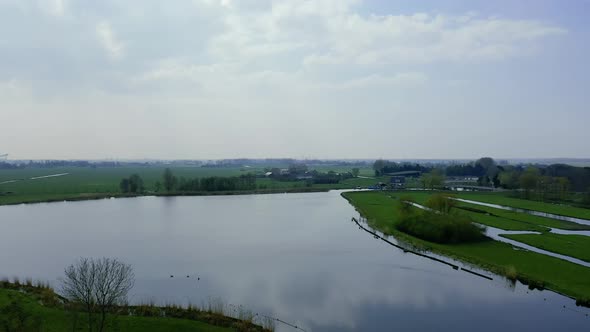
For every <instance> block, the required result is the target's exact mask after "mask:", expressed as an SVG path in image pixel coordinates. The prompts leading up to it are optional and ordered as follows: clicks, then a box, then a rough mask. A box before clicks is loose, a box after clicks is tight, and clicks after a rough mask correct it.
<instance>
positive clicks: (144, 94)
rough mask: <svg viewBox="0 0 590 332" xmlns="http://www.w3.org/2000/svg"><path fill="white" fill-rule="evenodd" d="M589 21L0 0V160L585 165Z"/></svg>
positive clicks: (561, 5)
mask: <svg viewBox="0 0 590 332" xmlns="http://www.w3.org/2000/svg"><path fill="white" fill-rule="evenodd" d="M408 3H409V4H408ZM589 12H590V2H589V1H587V0H571V1H559V0H556V1H544V0H530V1H518V2H517V1H512V0H501V1H500V0H495V1H487V0H486V1H481V2H476V1H467V0H465V1H444V2H443V1H438V0H436V1H434V0H433V1H389V0H388V1H385V0H367V1H355V0H326V1H322V0H313V1H304V0H301V1H298V0H294V1H264V0H260V1H243V0H242V1H237V0H200V1H197V0H194V1H188V0H187V1H180V0H179V1H145V0H142V1H102V0H101V1H93V0H92V1H91V0H87V1H82V0H79V1H76V0H53V1H41V0H39V1H27V0H0V153H2V152H5V153H9V154H10V158H14V159H17V158H52V159H57V158H93V159H95V158H194V159H209V158H231V157H295V158H376V157H383V158H472V157H478V156H483V155H491V156H494V157H499V158H502V157H504V158H511V157H590V154H589V152H590V150H589V145H588V142H590V130H588V126H589V124H590V109H589V107H588V105H589V101H590V100H589V99H590V93H589V91H590V90H589V89H590V88H589V87H590V64H589V62H588V59H590V43H589V42H588V41H589V40H590V24H589V23H586V22H587V17H586V16H587V13H589Z"/></svg>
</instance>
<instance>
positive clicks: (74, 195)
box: [0, 166, 388, 205]
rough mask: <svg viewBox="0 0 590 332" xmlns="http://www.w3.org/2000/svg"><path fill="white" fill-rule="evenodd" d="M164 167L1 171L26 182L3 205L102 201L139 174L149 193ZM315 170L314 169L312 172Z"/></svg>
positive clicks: (186, 173) (200, 171)
mask: <svg viewBox="0 0 590 332" xmlns="http://www.w3.org/2000/svg"><path fill="white" fill-rule="evenodd" d="M165 168H166V167H164V166H150V167H148V166H134V167H104V168H90V167H56V168H25V169H17V170H0V183H1V182H4V181H10V180H18V179H26V180H25V181H17V182H12V183H4V184H0V193H3V192H4V193H5V192H11V194H5V195H0V205H2V204H15V203H26V202H40V201H60V200H75V199H87V198H94V197H96V198H100V197H106V196H117V195H119V194H120V193H119V183H120V181H121V179H122V178H124V177H128V176H129V175H131V174H134V173H136V174H139V175H140V176H141V177H142V179H143V180H144V184H145V186H146V188H147V190H154V187H155V183H156V182H158V181H160V182H161V181H162V174H163V173H164V169H165ZM171 169H172V172H173V173H174V175H175V176H177V177H178V178H181V177H184V178H187V179H190V178H202V177H210V176H221V177H229V176H239V175H241V174H247V173H261V172H263V171H264V168H263V167H260V168H254V167H251V168H239V167H234V168H207V167H196V166H195V167H172V168H171ZM312 169H315V168H312ZM317 169H318V170H319V171H322V172H327V171H330V170H332V171H335V172H349V171H350V170H351V169H350V168H345V167H330V166H319V167H318V168H317ZM61 173H69V174H68V175H65V176H60V177H51V178H44V179H37V180H30V178H31V177H38V176H45V175H51V174H61ZM363 173H364V174H367V173H372V169H370V168H367V167H365V168H361V174H363ZM379 181H388V179H387V178H380V179H375V178H371V179H366V178H353V179H347V180H344V181H342V182H341V183H339V184H335V185H320V184H318V185H313V186H312V188H315V189H351V188H355V187H357V186H361V187H367V186H370V185H374V184H375V183H377V182H379ZM256 184H257V186H258V187H259V188H264V189H265V190H271V191H272V190H281V189H285V190H290V189H297V188H304V187H306V184H305V181H275V180H272V179H269V178H258V179H257V180H256Z"/></svg>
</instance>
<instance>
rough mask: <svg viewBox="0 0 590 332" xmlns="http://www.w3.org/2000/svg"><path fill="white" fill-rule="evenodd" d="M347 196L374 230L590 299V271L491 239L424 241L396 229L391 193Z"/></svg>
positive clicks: (353, 193)
mask: <svg viewBox="0 0 590 332" xmlns="http://www.w3.org/2000/svg"><path fill="white" fill-rule="evenodd" d="M424 195H426V194H424ZM424 195H423V196H424ZM343 196H344V197H345V198H346V199H348V200H349V201H350V202H351V204H352V205H354V206H355V208H356V209H357V210H358V211H359V212H360V213H361V214H362V215H363V216H364V217H365V218H367V221H368V223H369V225H370V226H371V227H373V228H376V229H378V230H380V231H381V232H383V233H385V234H389V235H393V236H396V237H398V238H400V239H401V240H403V241H406V242H409V243H411V244H413V245H415V246H417V247H419V248H422V249H425V250H430V251H433V252H437V253H440V254H444V255H447V256H451V257H454V258H457V259H460V260H463V261H466V262H469V263H473V264H476V265H479V266H481V267H483V268H485V269H487V270H490V271H492V272H495V273H498V274H501V275H504V276H507V277H509V278H512V279H519V280H521V281H522V282H524V283H529V284H531V283H532V284H535V285H544V287H546V288H550V289H552V290H555V291H558V292H560V293H563V294H566V295H569V296H572V297H574V298H577V299H580V300H584V299H589V298H590V282H588V280H590V268H586V267H583V266H580V265H577V264H573V263H570V262H567V261H564V260H561V259H558V258H554V257H550V256H546V255H542V254H538V253H534V252H530V251H525V250H515V249H514V248H513V247H512V246H511V245H509V244H506V243H502V242H498V241H493V240H491V239H490V240H487V241H482V242H476V243H468V244H437V243H433V242H429V241H425V240H421V239H418V238H416V237H413V236H410V235H407V234H405V233H402V232H400V231H398V230H397V229H396V227H395V225H396V222H397V220H398V215H397V214H398V212H397V210H396V208H395V205H396V204H395V203H396V199H395V198H394V197H391V193H389V192H348V193H344V194H343Z"/></svg>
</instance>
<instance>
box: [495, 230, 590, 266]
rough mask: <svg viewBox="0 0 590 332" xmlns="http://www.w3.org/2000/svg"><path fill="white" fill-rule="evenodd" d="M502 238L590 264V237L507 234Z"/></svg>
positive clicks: (549, 234) (551, 234)
mask: <svg viewBox="0 0 590 332" xmlns="http://www.w3.org/2000/svg"><path fill="white" fill-rule="evenodd" d="M502 236H503V237H505V238H508V239H512V240H516V241H519V242H522V243H526V244H528V245H531V246H533V247H537V248H540V249H544V250H547V251H551V252H555V253H558V254H562V255H567V256H571V257H575V258H578V259H581V260H583V261H586V262H590V237H588V236H584V235H563V234H553V233H543V234H511V235H508V234H505V235H502Z"/></svg>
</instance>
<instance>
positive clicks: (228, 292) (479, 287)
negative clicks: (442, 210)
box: [0, 191, 590, 332]
mask: <svg viewBox="0 0 590 332" xmlns="http://www.w3.org/2000/svg"><path fill="white" fill-rule="evenodd" d="M357 216H358V213H357V212H356V211H355V210H354V208H353V207H352V206H351V205H350V204H348V202H347V201H346V200H345V199H343V198H342V197H341V196H340V192H339V191H331V192H326V193H304V194H274V195H244V196H201V197H140V198H124V199H107V200H97V201H83V202H63V203H46V204H33V205H15V206H3V207H0V230H1V231H0V277H2V276H5V277H12V276H18V277H20V278H21V279H23V278H25V277H32V278H34V279H41V280H47V281H50V282H51V283H52V285H54V286H58V285H59V282H58V278H59V277H61V276H62V275H63V270H64V268H65V267H66V266H67V265H69V264H71V263H73V262H74V261H75V260H76V259H77V258H78V257H80V256H92V257H103V256H105V257H117V258H119V259H121V260H122V261H124V262H126V263H130V264H132V265H133V267H134V270H135V274H136V285H135V287H134V289H133V290H132V294H131V296H130V299H131V301H132V302H135V303H137V302H148V301H155V302H157V303H161V304H166V303H177V304H187V303H194V304H206V303H207V302H208V301H209V299H210V298H214V299H221V300H222V301H223V302H224V303H226V304H228V305H229V304H234V305H244V306H246V307H247V308H249V309H251V310H252V311H254V312H259V313H264V314H268V315H271V316H273V317H277V318H280V319H282V320H284V321H286V322H289V323H292V324H295V325H298V326H300V327H302V328H303V329H305V330H306V331H391V330H401V331H410V330H411V331H440V330H454V331H473V330H478V332H481V331H502V330H504V331H512V330H534V331H555V330H569V329H572V330H574V329H577V330H587V329H588V328H590V317H588V313H590V310H588V309H585V308H581V307H576V306H575V303H574V301H573V300H571V299H569V298H566V297H563V296H560V295H557V294H555V293H552V292H549V291H538V290H535V291H530V290H528V289H527V287H526V286H523V285H520V284H516V285H512V284H511V283H509V282H507V281H506V280H505V279H503V278H501V277H498V276H495V275H492V276H493V278H494V280H493V281H490V280H486V279H483V278H480V277H477V276H474V275H471V274H468V273H465V272H462V271H456V270H453V269H451V268H450V267H448V266H446V265H443V264H440V263H437V262H434V261H431V260H428V259H425V258H421V257H417V256H415V255H412V254H404V253H403V252H402V251H400V250H398V249H395V248H393V247H391V246H390V245H388V244H386V243H385V242H383V241H380V240H375V239H374V238H373V237H372V236H370V235H369V234H367V233H366V232H364V231H362V230H359V228H358V226H356V225H355V224H354V223H351V222H350V220H351V217H357ZM484 273H485V274H487V275H490V274H489V273H487V272H484ZM172 275H173V276H174V277H172V278H171V276H172ZM187 276H188V278H187ZM197 278H200V280H197ZM589 282H590V281H589ZM277 331H297V330H295V329H293V328H291V327H289V326H287V325H284V324H280V323H278V324H277Z"/></svg>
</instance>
